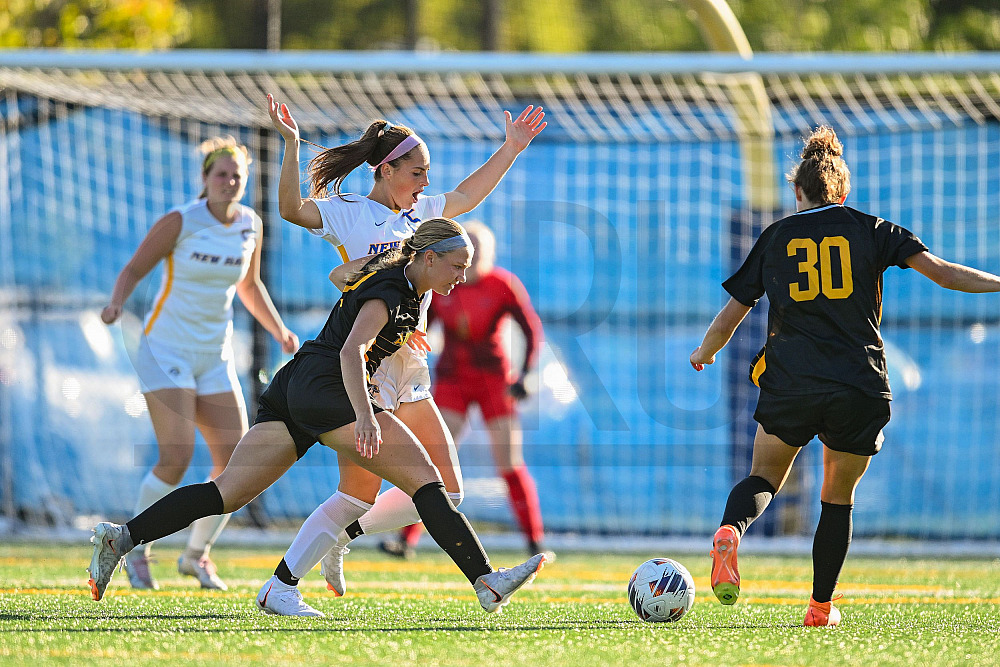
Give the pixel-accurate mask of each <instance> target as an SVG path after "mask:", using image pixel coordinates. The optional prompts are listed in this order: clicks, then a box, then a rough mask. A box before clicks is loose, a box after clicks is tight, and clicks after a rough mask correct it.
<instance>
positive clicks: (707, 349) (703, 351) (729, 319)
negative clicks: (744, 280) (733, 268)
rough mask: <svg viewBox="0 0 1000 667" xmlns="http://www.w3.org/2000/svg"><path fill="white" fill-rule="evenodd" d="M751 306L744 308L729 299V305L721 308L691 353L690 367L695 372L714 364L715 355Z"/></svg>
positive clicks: (727, 340)
mask: <svg viewBox="0 0 1000 667" xmlns="http://www.w3.org/2000/svg"><path fill="white" fill-rule="evenodd" d="M750 308H751V306H745V305H743V304H742V303H740V302H739V301H737V300H736V299H733V298H730V299H729V303H727V304H726V305H725V306H723V307H722V310H720V311H719V314H718V315H716V316H715V319H714V320H712V324H711V325H710V326H709V327H708V331H706V332H705V338H704V340H702V341H701V345H699V346H698V347H696V348H695V349H694V352H692V353H691V367H692V368H694V369H695V370H696V371H700V370H702V369H703V368H705V365H706V364H714V363H715V355H716V354H717V353H718V352H719V350H721V349H722V348H724V347H725V346H726V343H728V342H729V339H730V338H732V337H733V334H734V333H735V332H736V327H738V326H739V325H740V322H742V321H743V318H744V317H746V316H747V313H749V312H750Z"/></svg>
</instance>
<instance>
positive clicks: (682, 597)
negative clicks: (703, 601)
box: [628, 558, 694, 623]
mask: <svg viewBox="0 0 1000 667" xmlns="http://www.w3.org/2000/svg"><path fill="white" fill-rule="evenodd" d="M628 601H629V604H631V605H632V609H634V610H635V613H636V614H638V615H639V618H641V619H642V620H644V621H649V622H651V623H670V622H672V621H677V620H680V619H681V617H683V616H684V614H686V613H688V610H689V609H691V606H692V605H693V604H694V579H692V578H691V573H690V572H688V571H687V569H685V567H684V566H683V565H681V564H680V563H678V562H677V561H675V560H671V559H669V558H652V559H650V560H647V561H646V562H645V563H643V564H642V565H640V566H639V567H637V568H636V570H635V572H634V573H633V574H632V578H631V579H629V581H628Z"/></svg>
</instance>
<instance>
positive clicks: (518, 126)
mask: <svg viewBox="0 0 1000 667" xmlns="http://www.w3.org/2000/svg"><path fill="white" fill-rule="evenodd" d="M503 115H504V118H505V120H506V122H507V128H506V129H507V140H506V143H508V144H510V145H511V146H513V147H514V148H516V149H517V150H518V152H520V151H523V150H524V149H525V148H527V147H528V144H530V143H531V140H532V139H534V138H535V137H537V136H538V133H539V132H541V131H542V130H544V129H545V126H546V125H548V123H545V122H542V121H543V120H544V119H545V114H544V113H542V107H535V106H533V105H531V104H529V105H528V106H527V107H525V108H524V111H522V112H521V115H520V116H518V117H517V120H514V119H513V117H512V116H511V115H510V112H509V111H504V112H503Z"/></svg>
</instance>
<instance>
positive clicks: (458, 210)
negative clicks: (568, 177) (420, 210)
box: [444, 105, 548, 218]
mask: <svg viewBox="0 0 1000 667" xmlns="http://www.w3.org/2000/svg"><path fill="white" fill-rule="evenodd" d="M503 113H504V119H505V122H506V134H507V138H506V140H505V141H504V142H503V145H502V146H500V148H499V150H497V152H496V153H494V154H493V155H491V156H490V159H488V160H487V161H486V162H485V163H484V164H483V166H481V167H480V168H479V169H476V170H475V171H474V172H472V173H471V174H469V175H468V176H467V177H466V178H465V180H464V181H462V182H461V183H459V184H458V186H457V187H456V188H455V189H454V190H453V191H452V192H449V193H447V194H446V195H445V196H446V203H445V205H444V216H445V217H446V218H454V217H455V216H457V215H461V214H463V213H468V212H469V211H471V210H472V209H474V208H476V207H477V206H479V204H480V203H482V201H483V200H484V199H486V196H487V195H488V194H490V193H491V192H493V188H495V187H496V186H497V183H499V182H500V179H502V178H503V176H504V174H506V173H507V170H508V169H510V166H511V165H512V164H514V160H515V159H516V158H517V156H518V155H519V154H520V153H521V151H523V150H524V149H525V148H527V147H528V144H530V143H531V140H532V139H534V138H535V137H537V136H538V134H539V133H540V132H541V131H542V130H544V129H545V126H546V125H548V123H546V122H544V119H545V113H544V112H543V111H542V107H534V106H532V105H528V106H527V107H525V109H524V111H522V112H521V114H520V115H519V116H518V117H517V119H516V120H515V119H514V118H513V117H512V116H511V115H510V112H509V111H504V112H503Z"/></svg>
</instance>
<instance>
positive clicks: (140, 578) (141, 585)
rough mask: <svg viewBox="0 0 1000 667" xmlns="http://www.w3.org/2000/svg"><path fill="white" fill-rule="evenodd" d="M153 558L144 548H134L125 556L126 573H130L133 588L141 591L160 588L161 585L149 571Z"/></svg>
mask: <svg viewBox="0 0 1000 667" xmlns="http://www.w3.org/2000/svg"><path fill="white" fill-rule="evenodd" d="M151 560H152V559H151V558H150V557H149V556H147V555H146V554H145V552H144V551H143V550H142V549H133V550H132V551H130V552H128V555H126V556H125V574H127V575H128V582H129V583H130V584H132V588H134V589H136V590H140V591H155V590H159V588H160V585H159V584H158V583H156V579H153V573H152V572H150V571H149V563H150V561H151Z"/></svg>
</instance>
